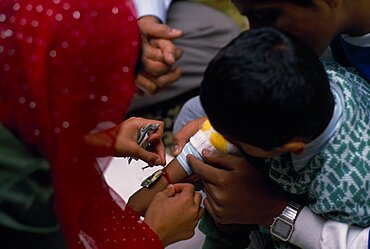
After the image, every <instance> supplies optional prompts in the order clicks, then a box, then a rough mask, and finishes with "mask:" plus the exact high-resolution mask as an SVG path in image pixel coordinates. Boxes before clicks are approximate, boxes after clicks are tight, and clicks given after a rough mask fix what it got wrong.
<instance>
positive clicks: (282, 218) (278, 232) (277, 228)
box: [270, 201, 301, 241]
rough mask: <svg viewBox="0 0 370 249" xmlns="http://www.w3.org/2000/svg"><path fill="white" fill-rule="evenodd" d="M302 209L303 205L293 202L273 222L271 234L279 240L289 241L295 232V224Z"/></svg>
mask: <svg viewBox="0 0 370 249" xmlns="http://www.w3.org/2000/svg"><path fill="white" fill-rule="evenodd" d="M300 209H301V205H300V204H298V203H296V202H294V201H291V202H289V203H288V206H286V208H285V209H284V210H283V212H282V213H281V214H280V215H279V216H278V217H276V218H274V221H273V222H272V224H271V226H270V233H271V234H272V235H273V236H274V237H275V238H277V239H279V240H282V241H288V240H289V239H290V237H292V234H293V231H294V223H295V220H296V218H297V216H298V213H299V211H300Z"/></svg>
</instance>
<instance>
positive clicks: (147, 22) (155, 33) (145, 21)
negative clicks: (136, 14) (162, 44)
mask: <svg viewBox="0 0 370 249" xmlns="http://www.w3.org/2000/svg"><path fill="white" fill-rule="evenodd" d="M149 18H151V17H149V16H147V17H142V18H140V19H139V21H138V23H139V25H140V31H141V32H142V33H143V34H144V35H146V36H148V37H153V38H165V39H176V38H179V37H180V36H182V31H181V30H179V29H174V28H172V27H170V26H168V25H166V24H161V23H159V21H158V19H157V20H155V19H149ZM152 18H153V17H152Z"/></svg>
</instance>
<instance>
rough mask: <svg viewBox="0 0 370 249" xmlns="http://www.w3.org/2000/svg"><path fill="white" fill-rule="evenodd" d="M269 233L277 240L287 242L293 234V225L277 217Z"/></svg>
mask: <svg viewBox="0 0 370 249" xmlns="http://www.w3.org/2000/svg"><path fill="white" fill-rule="evenodd" d="M270 232H271V234H272V235H274V236H275V237H277V238H278V239H280V240H283V241H288V240H289V239H290V236H291V235H292V233H293V224H292V223H290V222H288V221H286V220H284V219H282V218H280V217H277V218H276V219H275V220H274V222H273V223H272V225H271V229H270Z"/></svg>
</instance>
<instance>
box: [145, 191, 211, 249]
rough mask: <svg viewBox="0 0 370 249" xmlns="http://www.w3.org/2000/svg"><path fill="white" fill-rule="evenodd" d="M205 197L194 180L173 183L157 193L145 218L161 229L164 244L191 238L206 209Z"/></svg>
mask: <svg viewBox="0 0 370 249" xmlns="http://www.w3.org/2000/svg"><path fill="white" fill-rule="evenodd" d="M201 200H202V198H201V195H200V194H199V193H198V192H195V191H194V186H192V185H191V184H174V185H169V186H168V188H166V189H165V190H163V191H161V192H159V193H157V194H156V195H155V196H154V198H153V201H152V202H151V204H150V206H149V208H148V210H147V211H146V213H145V219H144V221H145V222H146V223H147V224H148V225H149V226H150V227H151V228H152V230H153V231H155V232H156V233H157V235H158V237H159V238H160V239H161V241H162V243H163V245H164V246H167V245H169V244H171V243H174V242H176V241H179V240H184V239H189V238H191V237H192V236H193V235H194V229H195V227H196V225H197V224H198V221H199V219H200V218H201V217H202V216H203V213H204V210H203V208H201V207H200V203H201ZM184 210H186V212H184Z"/></svg>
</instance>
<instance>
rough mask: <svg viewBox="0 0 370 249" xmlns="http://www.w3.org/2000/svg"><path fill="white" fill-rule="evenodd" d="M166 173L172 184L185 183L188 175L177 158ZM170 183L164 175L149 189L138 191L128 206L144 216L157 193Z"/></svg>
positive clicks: (167, 168)
mask: <svg viewBox="0 0 370 249" xmlns="http://www.w3.org/2000/svg"><path fill="white" fill-rule="evenodd" d="M166 171H167V173H168V175H169V177H170V179H171V183H179V182H184V181H185V180H186V179H187V177H188V175H187V173H186V172H185V170H184V169H183V167H182V166H181V165H180V163H179V161H178V160H177V158H174V159H173V160H172V161H171V162H170V163H169V164H168V165H167V166H166ZM167 186H168V181H167V179H166V178H165V177H164V175H163V174H162V175H161V177H160V178H159V179H158V180H157V181H156V182H154V183H153V184H152V185H151V186H150V187H149V188H146V187H143V188H141V189H140V190H138V191H136V192H135V193H134V194H133V195H132V196H131V197H130V198H129V200H128V203H127V204H128V205H129V206H130V207H131V208H132V209H133V210H134V211H135V212H137V213H138V214H139V215H141V216H144V214H145V212H146V209H147V208H148V206H149V204H150V203H151V202H152V199H153V197H154V195H155V194H156V193H158V192H159V191H161V190H163V189H165V188H167Z"/></svg>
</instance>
